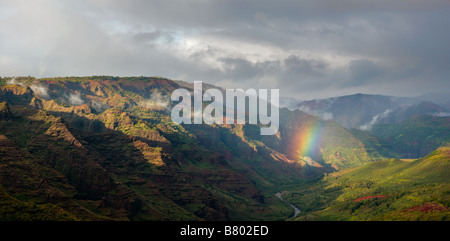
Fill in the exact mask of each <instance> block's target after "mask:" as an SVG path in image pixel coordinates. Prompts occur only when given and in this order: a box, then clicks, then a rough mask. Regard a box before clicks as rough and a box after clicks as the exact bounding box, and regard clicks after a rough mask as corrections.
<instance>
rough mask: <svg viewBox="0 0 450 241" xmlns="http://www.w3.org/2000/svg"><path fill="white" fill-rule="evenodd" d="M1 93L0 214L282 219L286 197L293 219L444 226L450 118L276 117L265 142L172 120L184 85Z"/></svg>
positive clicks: (42, 85)
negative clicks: (346, 121)
mask: <svg viewBox="0 0 450 241" xmlns="http://www.w3.org/2000/svg"><path fill="white" fill-rule="evenodd" d="M0 85H1V86H0V202H1V204H2V205H1V206H0V220H285V219H286V218H287V217H289V216H290V215H291V214H292V212H293V210H292V208H291V207H290V206H289V204H288V202H286V201H282V200H279V199H278V198H276V197H275V195H274V194H275V193H276V192H278V191H282V195H283V198H284V199H285V200H287V201H289V202H290V203H293V204H295V205H296V206H298V207H299V208H300V210H301V211H302V213H301V215H300V216H299V217H298V220H310V219H314V220H315V219H320V220H330V219H331V220H336V219H337V220H379V219H381V220H383V219H389V220H405V219H407V220H409V219H414V220H415V219H421V220H428V219H432V220H441V219H444V220H445V219H448V216H447V215H448V211H447V210H448V209H447V208H448V207H449V205H450V204H449V200H448V196H449V195H448V194H449V190H448V189H449V186H448V176H449V175H448V162H449V160H448V156H449V154H448V147H445V145H446V143H448V141H449V139H448V138H449V136H450V133H449V132H448V131H449V118H441V117H434V116H419V117H415V118H412V119H407V120H404V121H402V122H399V123H395V124H380V125H376V126H374V128H373V131H372V132H367V131H361V130H348V129H346V128H344V127H342V126H341V125H340V124H338V123H337V122H336V121H333V120H322V119H320V118H318V117H314V116H311V115H309V114H306V113H304V112H302V111H299V110H296V111H289V110H287V109H281V110H280V121H281V123H280V131H279V133H278V134H277V135H273V136H261V135H259V128H260V126H257V125H177V124H174V123H173V122H172V121H171V118H170V109H171V106H172V105H173V102H171V101H169V96H170V93H171V92H172V91H173V90H174V89H177V88H180V87H183V88H188V89H189V88H191V87H192V86H191V85H189V84H188V83H185V82H182V81H176V82H175V81H172V80H169V79H165V78H161V77H126V78H124V77H114V76H90V77H59V78H45V79H35V78H33V77H17V78H2V79H0ZM191 90H192V89H191ZM412 130H414V131H412ZM439 146H444V147H442V148H440V149H437V148H438V147H439ZM435 149H437V151H435V152H433V153H432V154H430V155H428V156H426V157H424V158H420V159H418V160H414V161H411V160H410V161H405V160H399V159H387V158H390V157H395V158H401V157H410V156H411V157H412V156H414V157H421V156H425V155H426V154H428V153H430V152H431V151H433V150H435ZM424 153H425V154H424ZM419 155H420V156H419ZM360 198H362V199H361V200H360V201H355V200H358V199H360ZM405 210H406V211H405ZM424 210H426V211H424ZM430 210H431V211H430Z"/></svg>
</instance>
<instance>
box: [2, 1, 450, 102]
mask: <svg viewBox="0 0 450 241" xmlns="http://www.w3.org/2000/svg"><path fill="white" fill-rule="evenodd" d="M449 11H450V2H449V1H447V0H430V1H419V0H399V1H387V0H377V1H357V0H341V1H335V0H321V1H294V0H292V1H269V0H261V1H208V0H183V1H181V0H180V1H162V0H161V1H159V0H157V1H144V0H132V1H119V0H96V1H84V0H82V1H57V0H36V1H22V0H3V1H1V2H0V76H28V75H31V76H35V77H55V76H86V75H113V76H142V75H144V76H164V77H168V78H172V79H180V80H186V81H194V80H201V81H204V82H208V83H211V84H217V85H219V86H222V87H226V88H279V89H280V94H281V95H282V96H286V97H295V98H299V99H311V98H325V97H331V96H337V95H345V94H354V93H369V94H388V95H397V96H414V95H421V94H425V93H428V92H442V90H447V89H450V79H449V76H450V66H449V63H450V48H448V43H449V42H450V31H448V26H450V15H449V14H448V12H449Z"/></svg>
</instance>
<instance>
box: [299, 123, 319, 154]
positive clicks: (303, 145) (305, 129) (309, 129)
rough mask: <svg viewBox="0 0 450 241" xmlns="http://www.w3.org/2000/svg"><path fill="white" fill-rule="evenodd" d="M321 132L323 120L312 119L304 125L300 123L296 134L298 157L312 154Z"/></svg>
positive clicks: (317, 144)
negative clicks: (300, 125)
mask: <svg viewBox="0 0 450 241" xmlns="http://www.w3.org/2000/svg"><path fill="white" fill-rule="evenodd" d="M322 132H323V122H322V121H320V120H314V121H312V122H310V123H307V124H306V125H302V127H301V128H300V130H299V131H298V132H297V134H296V143H297V147H296V149H297V154H298V157H299V158H301V157H305V156H309V157H311V156H313V155H314V151H315V150H317V149H316V148H317V147H318V146H319V143H320V140H321V136H322Z"/></svg>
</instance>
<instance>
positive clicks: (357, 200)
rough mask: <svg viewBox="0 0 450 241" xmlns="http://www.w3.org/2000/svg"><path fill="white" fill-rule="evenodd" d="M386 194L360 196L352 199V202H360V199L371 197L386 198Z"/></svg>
mask: <svg viewBox="0 0 450 241" xmlns="http://www.w3.org/2000/svg"><path fill="white" fill-rule="evenodd" d="M386 197H388V196H383V195H374V196H365V197H360V198H358V199H355V200H353V202H361V201H362V200H367V199H372V198H386Z"/></svg>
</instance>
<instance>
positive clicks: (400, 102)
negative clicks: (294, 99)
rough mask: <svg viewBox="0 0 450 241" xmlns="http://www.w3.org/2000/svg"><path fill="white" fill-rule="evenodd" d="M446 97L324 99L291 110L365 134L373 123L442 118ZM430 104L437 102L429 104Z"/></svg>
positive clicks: (445, 111) (357, 96) (361, 96)
mask: <svg viewBox="0 0 450 241" xmlns="http://www.w3.org/2000/svg"><path fill="white" fill-rule="evenodd" d="M447 99H448V97H446V96H445V95H437V96H436V98H433V97H432V96H431V95H424V96H420V97H394V96H384V95H367V94H355V95H348V96H340V97H334V98H328V99H320V100H310V101H303V102H300V103H298V104H297V105H296V107H295V108H293V109H300V110H302V111H305V112H306V113H309V114H311V115H314V116H318V117H320V118H322V119H334V120H336V121H337V122H338V123H339V124H341V125H342V126H344V127H346V128H359V129H363V130H369V129H370V128H371V127H372V126H373V125H375V124H377V123H395V122H398V121H401V120H404V119H407V118H409V117H411V116H414V115H422V114H434V115H445V114H446V113H447V112H448V111H447V110H448V108H447V105H446V104H445V103H444V102H442V101H446V100H447ZM430 100H440V101H438V102H431V101H430Z"/></svg>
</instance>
